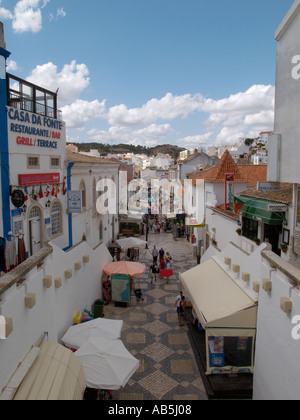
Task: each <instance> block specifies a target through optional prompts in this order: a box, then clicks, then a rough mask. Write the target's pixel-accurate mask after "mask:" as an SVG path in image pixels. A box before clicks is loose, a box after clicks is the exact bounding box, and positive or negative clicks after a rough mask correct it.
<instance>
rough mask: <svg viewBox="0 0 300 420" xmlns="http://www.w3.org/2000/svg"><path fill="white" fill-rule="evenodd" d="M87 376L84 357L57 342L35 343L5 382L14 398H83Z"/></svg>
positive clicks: (6, 395)
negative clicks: (83, 361) (84, 369)
mask: <svg viewBox="0 0 300 420" xmlns="http://www.w3.org/2000/svg"><path fill="white" fill-rule="evenodd" d="M85 388H86V379H85V374H84V371H83V367H82V364H81V361H80V360H79V359H78V358H77V357H76V356H75V355H74V353H73V352H72V351H71V350H69V349H67V348H65V347H63V346H62V345H60V344H57V343H49V342H44V343H43V344H42V345H41V347H40V348H38V347H32V349H31V351H30V352H29V353H28V355H27V357H26V358H25V359H24V360H23V362H22V363H20V365H19V367H18V369H17V370H16V372H15V374H14V375H13V377H12V378H11V380H10V382H9V383H8V385H7V386H6V389H5V390H4V392H3V397H4V398H6V399H13V400H83V394H84V390H85Z"/></svg>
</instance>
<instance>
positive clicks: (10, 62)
mask: <svg viewBox="0 0 300 420" xmlns="http://www.w3.org/2000/svg"><path fill="white" fill-rule="evenodd" d="M6 70H7V71H8V72H11V71H18V70H19V66H18V65H17V63H16V62H15V61H14V60H8V61H7V66H6Z"/></svg>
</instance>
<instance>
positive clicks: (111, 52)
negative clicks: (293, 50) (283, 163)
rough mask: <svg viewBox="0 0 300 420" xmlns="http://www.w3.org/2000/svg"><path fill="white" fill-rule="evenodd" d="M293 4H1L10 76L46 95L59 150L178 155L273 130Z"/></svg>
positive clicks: (6, 0) (127, 0)
mask: <svg viewBox="0 0 300 420" xmlns="http://www.w3.org/2000/svg"><path fill="white" fill-rule="evenodd" d="M292 4H293V0H243V1H241V0H210V1H208V0H96V1H95V0H86V1H84V2H83V1H81V0H0V20H1V21H2V22H3V23H4V29H5V41H6V45H7V49H8V50H9V51H10V52H11V57H10V60H9V62H8V71H9V72H10V73H12V74H14V75H16V76H19V77H21V78H23V79H28V80H30V81H32V82H33V83H36V84H38V85H41V86H44V87H45V88H48V89H50V90H53V91H56V89H57V88H59V106H60V108H61V109H62V111H63V118H64V120H65V121H66V123H67V136H68V141H74V142H75V141H76V142H89V141H98V142H101V143H109V144H118V143H130V144H141V145H146V146H155V145H157V144H167V143H168V144H177V145H179V146H182V147H199V146H201V145H203V146H204V147H207V146H208V145H221V144H232V143H234V142H235V141H237V140H238V139H239V138H240V137H254V136H257V135H258V134H259V132H261V131H269V130H272V129H273V113H274V90H275V89H274V86H275V71H276V41H275V40H274V33H275V30H276V29H277V27H278V26H279V24H280V22H281V20H282V19H283V18H284V16H285V14H286V13H287V12H288V10H289V8H290V7H291V6H292Z"/></svg>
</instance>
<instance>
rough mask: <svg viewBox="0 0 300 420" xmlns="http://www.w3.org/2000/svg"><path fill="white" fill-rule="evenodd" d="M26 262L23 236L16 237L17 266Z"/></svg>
mask: <svg viewBox="0 0 300 420" xmlns="http://www.w3.org/2000/svg"><path fill="white" fill-rule="evenodd" d="M25 260H26V248H25V242H24V237H23V235H19V237H18V264H21V263H22V262H23V261H25Z"/></svg>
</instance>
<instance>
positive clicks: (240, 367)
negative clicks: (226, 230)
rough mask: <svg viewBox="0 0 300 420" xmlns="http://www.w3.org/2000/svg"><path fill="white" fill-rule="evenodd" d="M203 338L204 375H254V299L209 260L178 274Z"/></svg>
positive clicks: (255, 302)
mask: <svg viewBox="0 0 300 420" xmlns="http://www.w3.org/2000/svg"><path fill="white" fill-rule="evenodd" d="M180 279H181V282H182V286H183V289H184V294H185V296H186V298H187V299H188V300H190V301H191V302H192V305H193V310H194V312H195V314H196V316H197V319H198V322H199V328H200V329H203V334H205V346H206V349H205V350H206V375H214V374H239V373H243V374H244V373H249V374H252V373H253V364H254V346H255V337H256V322H257V298H256V297H255V296H254V294H253V293H252V292H251V291H249V293H247V292H246V290H244V289H242V288H241V287H240V286H239V285H238V284H237V283H236V282H235V281H234V280H233V279H232V278H231V277H230V276H229V275H228V274H227V273H226V272H225V271H224V270H223V268H222V267H221V266H220V265H219V264H218V263H217V262H216V260H215V259H210V260H208V261H207V262H205V263H203V264H200V265H198V266H196V267H195V268H193V269H191V270H189V271H187V272H185V273H183V274H180Z"/></svg>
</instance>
